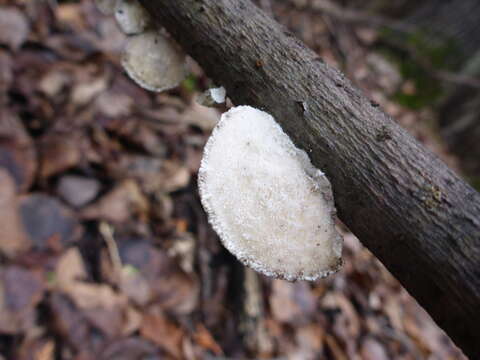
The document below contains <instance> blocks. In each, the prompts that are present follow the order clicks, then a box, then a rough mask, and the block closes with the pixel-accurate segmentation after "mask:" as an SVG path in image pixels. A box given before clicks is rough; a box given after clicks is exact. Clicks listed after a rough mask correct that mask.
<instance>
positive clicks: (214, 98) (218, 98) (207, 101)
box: [197, 86, 227, 107]
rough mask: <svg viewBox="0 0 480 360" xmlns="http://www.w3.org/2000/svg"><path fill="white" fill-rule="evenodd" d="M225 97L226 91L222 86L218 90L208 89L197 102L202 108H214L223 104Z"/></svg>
mask: <svg viewBox="0 0 480 360" xmlns="http://www.w3.org/2000/svg"><path fill="white" fill-rule="evenodd" d="M226 97H227V91H226V90H225V88H224V87H223V86H221V87H218V88H212V89H208V90H207V91H205V92H204V93H203V94H201V95H200V96H199V97H198V99H197V102H198V103H199V104H200V105H203V106H208V107H214V106H219V105H221V104H224V103H225V101H226Z"/></svg>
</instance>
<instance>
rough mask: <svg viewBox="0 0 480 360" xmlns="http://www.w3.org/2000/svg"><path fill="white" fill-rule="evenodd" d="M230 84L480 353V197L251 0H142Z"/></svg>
mask: <svg viewBox="0 0 480 360" xmlns="http://www.w3.org/2000/svg"><path fill="white" fill-rule="evenodd" d="M141 1H142V3H143V4H144V5H145V6H146V8H147V9H148V10H149V11H150V12H151V14H152V15H153V16H154V17H155V19H156V20H157V21H159V22H160V23H161V24H163V25H164V26H165V27H166V28H167V29H168V30H169V31H170V33H171V34H172V35H173V36H174V37H175V38H176V39H177V40H178V41H179V42H180V44H181V45H182V46H183V47H184V49H185V50H186V51H187V52H188V53H189V54H190V55H191V56H192V57H193V58H194V59H196V60H197V61H198V62H199V63H200V64H201V65H202V67H203V68H204V69H205V71H206V72H207V74H208V75H209V76H210V77H211V78H212V79H213V80H214V81H215V82H216V83H217V84H218V85H223V86H225V87H226V89H227V91H228V95H229V96H230V98H231V99H232V100H233V102H234V103H235V104H249V105H252V106H255V107H257V108H261V109H264V110H266V111H267V112H269V113H271V114H272V115H273V116H274V117H275V118H276V119H277V121H278V122H279V123H280V124H281V126H282V127H283V128H284V130H285V131H286V132H287V133H288V134H289V135H290V136H291V137H292V139H293V141H294V142H295V143H296V144H297V145H298V146H300V147H301V148H303V149H305V151H307V153H308V154H310V156H311V159H312V161H313V163H314V164H315V165H316V166H317V167H319V168H320V169H322V170H323V171H324V172H325V173H326V174H327V176H328V177H329V179H330V181H331V183H332V185H333V189H334V194H335V201H336V206H337V208H338V213H339V217H340V218H341V219H342V220H343V221H344V222H345V223H346V224H347V225H348V226H349V228H350V229H351V230H352V231H353V232H354V233H355V234H356V235H357V236H358V237H359V239H360V240H361V241H362V242H363V243H364V244H365V245H366V246H367V247H368V248H369V249H370V250H371V251H372V252H373V253H374V254H375V255H376V256H377V257H378V258H379V259H380V260H381V261H382V262H383V263H384V264H385V265H386V266H387V268H388V269H389V270H390V271H391V272H392V273H393V274H394V275H395V276H396V277H397V278H398V279H399V280H400V281H401V282H402V284H403V285H404V286H405V288H407V290H409V291H410V293H411V294H412V295H413V296H414V297H415V298H416V299H417V300H418V301H419V302H420V303H421V304H422V305H423V306H424V307H425V308H426V309H427V311H428V312H429V313H430V314H431V315H432V317H433V318H434V319H435V320H436V321H437V323H438V324H439V325H440V326H442V327H443V328H444V329H445V330H446V331H447V333H448V334H449V335H450V336H451V337H452V339H453V340H454V341H455V342H456V343H457V344H458V345H459V346H460V347H461V348H462V349H463V350H464V352H465V353H466V354H467V355H469V356H471V358H472V359H473V358H478V357H480V342H479V341H478V334H479V333H480V311H479V309H480V219H479V215H480V195H479V194H478V193H477V192H475V191H474V190H473V189H472V188H470V187H469V186H468V185H467V184H466V183H464V182H463V181H462V180H461V179H460V178H458V177H457V176H456V175H455V174H454V173H453V172H452V171H451V170H449V169H448V167H447V166H446V165H445V164H444V163H442V162H441V161H440V160H439V159H438V158H436V157H435V156H434V155H432V154H431V153H430V152H428V151H427V150H425V149H424V148H423V147H422V146H421V145H420V144H419V143H418V142H416V141H415V140H414V139H413V138H412V137H411V136H409V135H408V134H407V133H406V132H405V131H404V130H403V129H402V128H400V127H399V126H398V125H397V124H396V123H395V122H394V121H392V119H390V118H389V117H388V116H387V115H385V114H384V113H383V112H382V111H381V110H380V109H379V108H378V106H377V104H375V103H373V102H371V101H370V100H369V99H367V98H366V97H365V96H364V95H362V94H361V93H360V92H359V91H358V90H356V89H355V88H353V87H352V85H351V84H350V82H349V81H348V80H347V79H345V77H344V76H343V75H342V74H341V73H340V72H339V71H337V70H335V69H333V68H332V67H330V66H328V65H326V64H325V63H324V62H323V61H322V60H321V59H320V58H319V57H318V56H317V55H316V54H315V53H314V52H313V51H311V50H309V49H307V48H306V47H305V46H304V45H303V44H302V43H301V42H300V41H299V40H297V39H296V38H294V37H293V36H292V35H291V34H290V33H289V32H288V31H286V30H285V29H284V28H282V27H281V26H280V25H278V24H277V23H275V22H274V21H273V20H272V19H271V18H269V17H268V16H266V15H265V14H264V13H263V12H261V11H260V10H259V9H258V8H256V7H255V6H254V5H253V4H252V3H251V2H250V1H248V0H141Z"/></svg>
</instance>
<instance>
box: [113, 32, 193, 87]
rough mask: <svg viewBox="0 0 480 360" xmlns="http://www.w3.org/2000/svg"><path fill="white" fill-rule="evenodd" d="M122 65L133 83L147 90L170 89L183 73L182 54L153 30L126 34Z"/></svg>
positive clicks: (184, 69) (184, 68)
mask: <svg viewBox="0 0 480 360" xmlns="http://www.w3.org/2000/svg"><path fill="white" fill-rule="evenodd" d="M122 66H123V68H124V69H125V71H126V72H127V74H128V75H129V76H130V77H131V78H132V79H133V80H134V81H135V82H136V83H137V84H139V85H140V86H141V87H143V88H145V89H147V90H151V91H164V90H168V89H172V88H174V87H176V86H178V84H180V82H181V81H183V80H184V79H185V76H186V65H185V54H184V53H183V52H182V51H181V50H180V49H179V48H178V47H177V45H176V44H175V43H174V42H173V41H172V40H171V39H170V38H168V37H166V36H164V35H163V34H161V33H159V32H158V31H155V30H151V31H147V32H145V33H143V34H139V35H134V36H132V37H130V38H129V40H128V43H127V45H126V46H125V50H124V53H123V55H122Z"/></svg>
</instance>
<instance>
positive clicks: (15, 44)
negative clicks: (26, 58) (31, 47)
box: [0, 6, 30, 50]
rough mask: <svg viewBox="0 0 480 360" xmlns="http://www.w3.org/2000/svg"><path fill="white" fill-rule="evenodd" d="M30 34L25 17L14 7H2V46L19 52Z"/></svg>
mask: <svg viewBox="0 0 480 360" xmlns="http://www.w3.org/2000/svg"><path fill="white" fill-rule="evenodd" d="M29 32H30V26H29V24H28V21H27V18H26V17H25V15H24V14H23V13H22V12H21V11H20V10H18V9H17V8H14V7H7V6H0V44H4V45H8V46H9V47H11V48H12V49H13V50H18V49H19V48H20V46H22V44H23V43H24V42H25V40H26V39H27V37H28V34H29Z"/></svg>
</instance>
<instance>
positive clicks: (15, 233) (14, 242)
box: [0, 167, 31, 257]
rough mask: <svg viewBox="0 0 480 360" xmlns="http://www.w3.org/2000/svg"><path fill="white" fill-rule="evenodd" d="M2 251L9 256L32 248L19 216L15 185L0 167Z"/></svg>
mask: <svg viewBox="0 0 480 360" xmlns="http://www.w3.org/2000/svg"><path fill="white" fill-rule="evenodd" d="M0 229H2V230H1V236H0V251H1V252H2V253H3V254H4V255H6V256H8V257H14V256H15V255H17V254H19V253H21V252H24V251H26V250H28V249H29V248H30V246H31V242H30V241H29V239H28V237H27V235H26V233H25V230H24V228H23V226H22V221H21V218H20V215H19V209H18V200H17V196H16V191H15V184H14V182H13V179H12V178H11V177H10V175H9V174H8V173H7V172H6V171H5V170H4V169H2V168H1V167H0Z"/></svg>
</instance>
